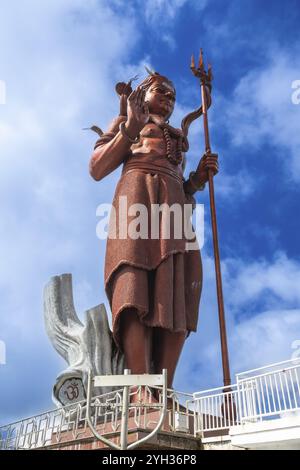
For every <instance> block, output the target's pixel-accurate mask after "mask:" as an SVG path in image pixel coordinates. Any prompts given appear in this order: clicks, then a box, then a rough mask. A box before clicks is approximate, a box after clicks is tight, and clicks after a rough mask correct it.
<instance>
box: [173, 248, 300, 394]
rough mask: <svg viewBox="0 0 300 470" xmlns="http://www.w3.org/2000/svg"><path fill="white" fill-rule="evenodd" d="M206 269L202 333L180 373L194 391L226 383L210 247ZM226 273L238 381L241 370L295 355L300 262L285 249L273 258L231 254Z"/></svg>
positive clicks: (191, 342)
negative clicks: (233, 256) (253, 259)
mask: <svg viewBox="0 0 300 470" xmlns="http://www.w3.org/2000/svg"><path fill="white" fill-rule="evenodd" d="M203 272H204V285H203V292H202V298H201V304H200V316H199V326H198V332H197V334H192V335H191V336H190V338H189V339H188V340H187V342H186V346H185V350H184V352H183V355H182V359H181V363H180V367H179V369H178V372H177V378H176V380H177V384H180V387H181V389H185V390H190V391H195V390H201V389H206V388H211V387H217V386H222V368H221V351H220V338H219V324H218V309H217V302H216V286H215V273H214V262H213V259H212V258H211V257H209V256H208V255H207V253H206V252H205V250H204V251H203ZM222 273H223V287H224V299H225V314H226V322H227V331H228V347H229V353H230V364H231V369H232V370H231V372H232V374H231V375H232V382H234V381H235V377H234V374H235V373H237V372H242V371H243V370H248V369H252V368H255V367H260V366H264V365H267V364H270V363H274V362H277V361H278V362H279V361H283V360H286V359H290V358H291V356H292V354H293V352H294V349H293V343H294V342H295V341H296V340H299V339H300V295H299V285H300V263H298V262H296V261H295V260H292V259H289V258H288V257H287V256H286V255H285V254H284V253H275V255H274V260H273V261H272V262H267V261H266V260H258V261H257V262H250V263H247V262H246V261H245V260H241V259H225V260H224V261H223V262H222ZM262 305H263V306H267V308H265V307H262ZM245 311H246V314H245Z"/></svg>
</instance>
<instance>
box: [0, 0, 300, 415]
mask: <svg viewBox="0 0 300 470" xmlns="http://www.w3.org/2000/svg"><path fill="white" fill-rule="evenodd" d="M299 21H300V7H299V2H298V1H296V0H295V1H293V0H288V1H285V2H282V1H276V0H266V1H264V2H261V1H256V0H251V1H250V0H236V1H231V2H228V1H225V0H217V1H216V0H214V1H210V0H174V1H171V0H148V1H147V2H146V3H144V2H142V1H138V0H136V1H133V0H132V1H128V2H124V1H122V0H112V1H109V2H108V1H99V0H51V1H50V0H48V1H44V2H39V1H38V0H24V1H23V2H18V1H16V0H10V1H9V2H8V1H4V2H2V4H1V18H0V80H4V81H5V83H6V104H4V105H3V104H2V105H0V143H1V145H0V211H1V212H0V213H1V221H2V223H1V226H0V240H1V243H0V259H1V271H0V292H1V302H0V340H1V341H4V342H5V344H6V356H7V357H6V364H5V365H0V383H1V388H0V403H1V404H0V422H1V423H4V422H8V421H12V420H15V419H17V418H19V417H23V416H28V415H31V414H35V413H37V412H40V411H43V410H45V409H49V408H52V406H53V405H52V402H51V388H52V385H53V382H54V380H55V377H56V375H57V374H58V373H59V372H60V371H61V370H62V369H64V367H65V365H64V362H63V360H62V359H61V358H59V357H58V356H57V354H56V352H55V351H54V350H53V349H52V346H51V344H50V342H49V341H48V339H47V336H46V333H45V331H44V325H43V310H42V295H43V287H44V285H45V284H46V282H47V281H48V280H49V278H50V277H51V276H53V275H55V274H61V273H64V272H71V273H72V274H73V284H74V297H75V303H76V308H77V311H78V313H79V314H80V316H82V313H83V312H84V310H85V309H87V308H90V307H91V306H93V305H96V304H98V303H100V302H105V303H106V305H107V302H106V298H105V294H104V289H103V262H104V252H105V242H103V241H99V240H98V239H97V237H96V232H95V230H96V224H97V221H98V220H97V217H96V207H97V206H98V204H100V203H101V202H110V201H111V200H112V197H113V193H114V187H115V185H116V183H117V181H118V176H119V171H117V172H115V173H114V174H111V175H109V176H108V177H107V178H106V179H105V180H103V181H101V182H100V183H96V182H94V181H93V180H92V179H91V178H90V176H89V174H88V161H89V157H90V154H91V150H92V147H93V143H94V141H95V135H94V134H93V133H89V132H83V131H82V130H81V129H82V127H86V126H88V125H90V124H94V123H96V124H98V125H99V126H100V127H102V128H105V127H106V126H107V125H108V123H109V121H110V120H111V119H112V117H113V116H115V114H116V113H117V111H118V100H117V97H116V95H115V92H114V85H115V83H116V82H117V81H120V80H126V79H129V78H130V77H132V76H134V75H135V74H139V75H140V77H141V79H142V78H144V76H145V71H144V64H148V65H149V66H151V67H153V68H154V69H156V70H158V71H159V72H161V73H163V74H166V75H168V76H169V77H170V78H171V79H172V80H173V82H174V83H175V86H176V88H177V104H176V109H175V112H174V117H173V120H172V122H173V124H175V125H179V123H180V120H181V118H182V117H183V115H185V114H186V113H187V112H188V111H190V110H192V109H195V108H196V107H197V106H198V104H199V100H200V96H199V88H198V85H197V83H196V81H195V79H194V77H193V76H192V74H191V73H190V70H189V61H190V56H191V53H192V52H194V53H197V52H198V50H199V48H200V46H202V47H203V48H204V52H205V55H206V57H208V59H209V60H210V62H211V63H212V65H213V70H214V76H215V79H214V83H213V86H214V88H213V99H214V102H213V107H212V108H211V110H210V126H211V140H212V147H213V150H215V151H216V152H218V153H219V159H220V174H219V175H218V176H217V177H216V179H215V186H216V199H217V210H218V222H219V238H220V248H221V257H222V270H223V278H224V297H225V304H226V316H227V323H228V339H229V349H230V357H231V366H232V375H233V374H234V373H235V372H239V371H241V370H244V369H248V368H253V367H256V366H261V365H264V364H266V363H269V362H276V361H281V360H285V359H289V358H290V357H291V355H292V353H293V352H295V349H293V346H294V347H295V344H297V343H296V342H297V340H300V316H299V314H300V289H299V285H300V256H299V228H300V223H299V197H300V193H299V182H300V132H299V122H300V105H296V104H293V102H292V93H293V91H294V90H293V89H292V83H293V82H294V81H295V80H300V55H299V49H300V34H299ZM190 141H191V150H190V152H189V154H188V155H187V157H188V168H187V171H189V170H190V169H192V168H194V167H195V166H196V164H197V161H198V159H199V156H200V155H201V152H202V151H203V148H204V143H203V134H202V122H200V121H197V122H196V123H194V124H193V126H192V128H191V133H190ZM197 200H198V202H199V203H204V205H205V245H204V248H203V250H202V256H203V264H204V289H203V296H202V300H201V306H200V321H199V328H198V332H197V334H193V335H191V337H190V338H189V339H188V341H187V342H186V347H185V350H184V353H183V355H182V358H181V361H180V364H179V367H178V371H177V376H176V381H175V387H176V388H177V389H179V390H185V391H196V390H199V389H203V388H209V387H212V386H218V385H222V374H221V370H220V348H219V336H218V322H217V306H216V292H215V280H214V265H213V258H212V246H211V234H210V219H209V205H208V193H207V191H206V192H205V194H202V193H201V194H199V195H198V196H197Z"/></svg>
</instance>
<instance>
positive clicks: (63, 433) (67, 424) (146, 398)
mask: <svg viewBox="0 0 300 470" xmlns="http://www.w3.org/2000/svg"><path fill="white" fill-rule="evenodd" d="M153 389H156V390H157V391H156V397H157V398H158V401H159V402H161V401H162V395H161V388H160V387H151V389H150V388H149V387H143V403H140V404H136V403H135V404H134V403H132V404H131V403H130V404H129V416H130V419H129V422H128V430H129V432H130V431H132V430H133V429H149V431H151V430H152V429H153V428H155V426H156V424H157V422H158V420H159V413H157V408H156V409H155V407H153V409H151V400H153ZM135 394H136V395H137V396H141V395H142V393H141V387H137V388H136V387H134V388H131V389H130V392H129V398H130V397H132V396H133V395H135ZM167 398H168V410H167V417H166V419H165V421H164V424H163V427H162V429H163V430H166V431H172V432H176V431H177V430H178V417H180V418H181V420H180V422H181V428H182V427H183V428H184V429H185V432H187V433H189V434H193V433H194V427H193V422H194V409H193V396H192V394H188V393H182V392H178V391H175V390H168V395H167ZM135 401H136V400H135ZM122 402H123V389H120V390H117V391H114V392H110V393H106V394H103V395H100V396H97V397H95V398H93V400H92V408H93V412H92V416H91V420H92V422H93V424H94V426H95V428H96V429H97V431H98V432H99V433H100V434H102V435H103V436H105V435H106V434H110V435H111V434H112V433H119V432H120V426H121V411H122ZM130 402H131V400H130ZM143 404H144V406H143ZM85 405H86V401H81V402H77V403H74V404H72V405H67V406H65V407H64V408H59V409H55V410H51V411H48V412H45V413H42V414H39V415H36V416H33V417H30V418H25V419H22V420H20V421H17V422H15V423H12V424H8V425H6V426H2V427H0V450H5V449H11V450H22V449H37V448H41V447H48V446H55V445H57V444H65V445H67V444H72V442H73V443H74V442H75V441H76V442H78V441H80V440H85V439H87V438H90V437H92V433H91V431H90V429H89V426H88V423H87V416H86V406H85ZM181 431H182V429H181Z"/></svg>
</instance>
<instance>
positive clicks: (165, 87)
mask: <svg viewBox="0 0 300 470" xmlns="http://www.w3.org/2000/svg"><path fill="white" fill-rule="evenodd" d="M145 101H146V103H147V104H148V106H149V111H150V113H151V114H157V115H159V116H162V117H163V118H164V119H168V118H169V117H170V116H171V114H172V112H173V110H174V105H175V90H174V88H173V87H172V86H171V85H170V84H169V83H167V82H166V81H160V80H157V81H155V82H154V83H152V85H151V86H150V87H149V88H148V90H147V91H146V95H145Z"/></svg>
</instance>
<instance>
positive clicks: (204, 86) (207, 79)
mask: <svg viewBox="0 0 300 470" xmlns="http://www.w3.org/2000/svg"><path fill="white" fill-rule="evenodd" d="M191 70H192V72H193V74H194V75H195V77H197V78H199V79H200V86H201V99H202V114H203V125H204V138H205V154H206V155H208V156H212V155H215V154H212V153H211V147H210V140H209V129H208V116H207V109H208V106H210V104H211V97H210V91H211V81H212V78H213V77H212V68H211V66H210V65H208V70H207V72H206V71H205V68H204V63H203V52H202V49H201V50H200V57H199V63H198V67H195V59H194V56H192V60H191ZM215 156H216V155H215ZM196 173H197V171H196ZM208 177H209V180H208V183H209V200H210V213H211V224H212V234H213V246H214V258H215V272H216V284H217V298H218V312H219V326H220V337H221V351H222V365H223V382H224V386H227V385H231V379H230V367H229V356H228V346H227V334H226V322H225V311H224V299H223V288H222V274H221V263H220V252H219V242H218V229H217V215H216V205H215V192H214V180H213V177H214V174H213V172H212V170H208Z"/></svg>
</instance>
